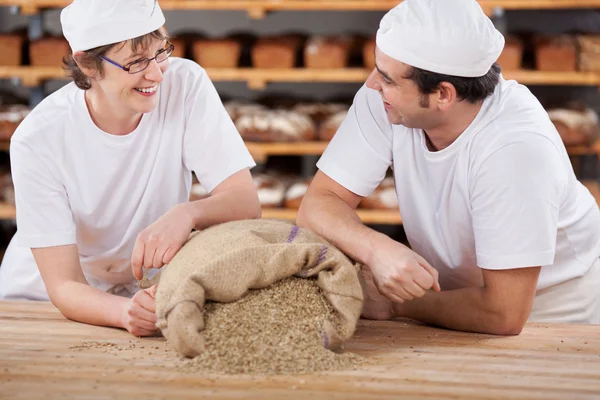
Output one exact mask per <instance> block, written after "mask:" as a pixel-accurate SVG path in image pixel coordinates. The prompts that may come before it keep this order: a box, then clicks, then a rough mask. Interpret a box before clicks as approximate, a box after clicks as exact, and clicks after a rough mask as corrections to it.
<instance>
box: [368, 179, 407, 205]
mask: <svg viewBox="0 0 600 400" xmlns="http://www.w3.org/2000/svg"><path fill="white" fill-rule="evenodd" d="M359 206H360V207H361V208H365V209H371V210H394V209H398V195H397V194H396V188H395V185H394V178H393V177H387V178H385V179H384V180H383V181H381V183H380V184H379V186H378V187H377V188H376V189H375V190H374V191H373V193H371V194H370V195H369V196H367V197H365V198H363V199H362V200H361V202H360V205H359Z"/></svg>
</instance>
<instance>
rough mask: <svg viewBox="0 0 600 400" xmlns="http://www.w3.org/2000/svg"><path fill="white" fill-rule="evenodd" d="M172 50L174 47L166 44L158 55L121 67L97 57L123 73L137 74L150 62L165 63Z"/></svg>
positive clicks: (105, 58) (102, 57) (106, 59)
mask: <svg viewBox="0 0 600 400" xmlns="http://www.w3.org/2000/svg"><path fill="white" fill-rule="evenodd" d="M173 50H175V45H174V44H172V43H168V42H167V47H165V48H164V49H162V50H160V51H159V52H158V53H156V55H155V56H154V57H152V58H140V59H139V60H135V61H133V62H131V63H129V64H127V65H121V64H119V63H117V62H114V61H113V60H111V59H110V58H108V57H105V56H98V57H100V58H101V59H103V60H104V61H106V62H109V63H111V64H112V65H115V66H117V67H119V68H121V69H122V70H123V71H127V72H129V73H130V74H137V73H138V72H142V71H143V70H145V69H146V68H148V65H150V62H151V61H152V60H156V62H157V63H161V62H163V61H165V60H166V59H167V58H169V57H170V56H171V54H173Z"/></svg>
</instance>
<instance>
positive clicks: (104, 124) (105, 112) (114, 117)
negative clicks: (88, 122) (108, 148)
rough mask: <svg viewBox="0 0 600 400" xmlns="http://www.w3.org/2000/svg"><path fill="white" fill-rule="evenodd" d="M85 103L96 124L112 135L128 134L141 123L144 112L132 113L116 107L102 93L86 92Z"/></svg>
mask: <svg viewBox="0 0 600 400" xmlns="http://www.w3.org/2000/svg"><path fill="white" fill-rule="evenodd" d="M84 97H85V103H86V106H87V108H88V111H89V113H90V116H91V118H92V121H94V124H96V126H97V127H98V128H100V129H101V130H103V131H104V132H106V133H110V134H111V135H119V136H121V135H127V134H129V133H131V132H133V131H134V130H135V128H137V126H138V125H139V123H140V120H141V118H142V114H141V113H139V114H131V113H128V112H126V111H125V110H122V109H121V110H119V109H115V108H113V107H111V106H110V102H109V101H107V99H106V98H103V96H102V94H94V93H92V92H91V91H86V92H85V96H84Z"/></svg>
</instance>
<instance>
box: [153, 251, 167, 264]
mask: <svg viewBox="0 0 600 400" xmlns="http://www.w3.org/2000/svg"><path fill="white" fill-rule="evenodd" d="M167 251H168V247H167V246H164V247H160V248H158V249H157V250H156V252H155V253H154V258H153V261H152V268H160V267H162V266H163V265H164V264H165V263H164V262H163V259H164V257H165V253H166V252H167Z"/></svg>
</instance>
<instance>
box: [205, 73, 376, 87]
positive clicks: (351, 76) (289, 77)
mask: <svg viewBox="0 0 600 400" xmlns="http://www.w3.org/2000/svg"><path fill="white" fill-rule="evenodd" d="M206 72H207V73H208V76H209V77H210V79H211V80H213V81H239V82H247V83H248V87H249V88H251V89H264V88H265V86H266V84H267V83H269V82H346V83H357V82H364V81H365V80H366V79H367V77H368V76H369V72H370V71H368V70H366V69H365V68H344V69H310V68H293V69H257V68H232V69H211V68H208V69H207V70H206Z"/></svg>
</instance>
